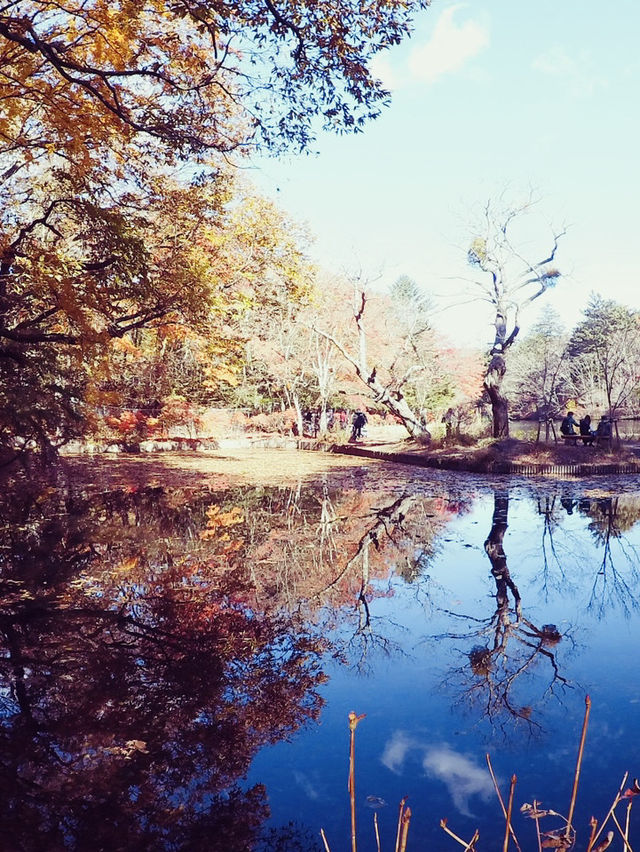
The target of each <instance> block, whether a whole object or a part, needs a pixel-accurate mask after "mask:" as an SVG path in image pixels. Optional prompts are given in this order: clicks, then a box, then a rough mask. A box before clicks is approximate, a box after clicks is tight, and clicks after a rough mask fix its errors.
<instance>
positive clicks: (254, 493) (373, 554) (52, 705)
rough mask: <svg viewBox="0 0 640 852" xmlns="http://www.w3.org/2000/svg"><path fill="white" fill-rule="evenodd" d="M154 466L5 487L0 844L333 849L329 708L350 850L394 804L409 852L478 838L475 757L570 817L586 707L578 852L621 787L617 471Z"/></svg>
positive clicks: (634, 536)
mask: <svg viewBox="0 0 640 852" xmlns="http://www.w3.org/2000/svg"><path fill="white" fill-rule="evenodd" d="M282 458H283V460H284V458H285V457H284V456H282ZM163 464H164V463H162V462H160V461H157V462H156V461H154V462H152V463H145V464H144V465H142V464H134V463H132V464H130V465H127V464H115V463H113V462H108V461H106V460H100V461H98V462H92V463H91V464H89V463H88V462H77V463H75V464H74V465H73V472H72V474H71V475H69V474H68V473H64V474H63V473H57V474H56V475H55V477H50V478H49V480H48V481H44V482H42V481H41V482H39V483H38V484H36V483H35V482H33V481H31V482H27V481H26V480H24V479H21V480H20V481H18V482H9V483H7V484H6V486H5V487H4V489H3V497H2V501H3V502H2V506H1V510H2V514H1V517H2V520H3V524H2V531H1V539H0V547H1V550H0V568H1V575H0V584H1V585H0V593H1V594H2V609H1V611H0V639H1V641H2V644H3V649H2V655H1V657H0V677H1V681H0V736H1V737H2V759H1V765H0V773H1V777H0V791H1V792H2V796H1V798H0V812H1V813H2V827H3V832H4V835H3V836H4V839H3V843H5V844H6V845H5V846H3V847H2V848H7V849H12V850H13V849H16V850H18V849H19V850H23V849H24V850H41V849H42V850H56V849H105V850H111V849H131V850H136V849H141V850H145V849H149V850H151V849H185V850H189V849H193V850H200V849H202V850H205V849H207V850H218V849H220V850H223V849H224V850H229V852H235V850H238V852H239V850H251V849H260V850H278V849H281V850H293V852H295V850H309V852H312V850H315V849H319V850H321V849H322V848H323V847H322V845H321V840H320V835H319V831H320V828H324V830H325V833H326V835H327V839H328V841H329V843H330V846H331V849H332V852H338V850H344V849H347V848H349V846H350V842H349V834H350V832H349V804H348V796H347V792H346V778H347V769H348V744H349V741H348V737H349V734H348V723H347V715H348V713H349V711H350V710H355V711H356V712H357V713H359V714H366V717H365V718H364V719H363V721H362V722H361V723H360V725H359V727H358V729H357V733H356V801H357V816H358V826H359V828H358V833H359V847H358V848H359V849H360V850H369V849H371V850H375V849H376V843H375V835H374V829H373V817H374V813H375V814H377V819H378V823H379V827H380V835H381V843H382V849H383V850H387V849H390V850H392V849H393V848H394V844H395V832H396V819H397V811H398V803H399V801H400V799H401V798H402V797H403V796H405V795H407V796H408V797H409V798H408V804H409V805H410V806H411V809H412V821H411V829H410V833H409V845H408V849H409V850H410V852H420V850H426V849H434V848H436V849H449V848H451V849H455V848H456V844H455V842H454V841H453V840H451V839H450V838H448V837H446V836H445V835H444V834H443V832H442V830H441V828H440V827H439V821H440V819H441V818H442V817H446V818H447V819H448V824H449V826H450V827H451V828H452V829H453V830H454V831H455V832H456V833H457V834H458V835H461V836H462V837H465V838H467V839H469V838H470V837H471V835H472V834H473V831H474V829H475V828H479V830H480V835H481V843H480V848H484V849H493V848H502V835H503V828H502V825H501V815H500V809H499V804H498V802H497V800H496V797H495V793H494V791H493V785H492V782H491V779H490V777H489V775H488V773H487V770H486V762H485V754H486V753H490V755H491V759H492V762H493V766H494V769H495V772H496V774H497V775H498V777H499V780H500V782H501V786H502V790H503V794H505V795H506V790H507V787H508V779H509V778H510V777H511V775H512V774H513V773H514V772H515V773H516V774H517V776H518V782H517V786H516V794H515V803H516V807H517V808H519V807H520V805H521V804H523V803H524V802H532V801H533V800H534V799H537V800H539V801H540V800H541V801H542V802H543V803H544V806H545V807H548V808H553V809H555V810H557V811H560V812H561V813H566V812H567V810H568V804H569V799H570V795H571V784H572V780H573V771H574V767H575V759H576V752H577V746H578V741H579V735H580V728H581V724H582V718H583V714H584V708H585V696H586V695H587V694H589V695H590V696H591V699H592V702H593V707H592V714H591V722H590V727H589V733H588V739H587V751H586V757H585V761H584V764H583V770H582V779H581V787H580V796H579V799H578V807H577V815H576V818H575V820H574V822H575V824H576V826H577V827H578V832H579V833H578V844H577V848H586V842H587V838H588V827H587V823H588V819H589V817H590V816H591V814H594V815H595V816H597V817H598V818H602V817H603V816H604V815H605V813H606V811H607V809H608V807H609V804H610V803H611V800H612V799H613V796H614V794H615V791H616V790H617V788H618V785H619V784H620V781H621V778H622V775H623V773H624V772H625V771H627V770H628V771H629V772H630V773H631V777H634V775H639V774H640V736H639V735H640V677H639V675H638V662H637V660H638V648H639V647H640V630H639V627H640V619H639V611H638V604H639V599H640V585H639V583H638V580H639V578H640V526H639V525H638V521H639V520H640V489H639V490H636V488H635V483H634V482H632V481H630V480H629V479H628V478H627V479H623V478H621V479H619V480H616V479H608V480H607V481H606V482H605V481H604V480H594V481H590V482H580V483H576V482H571V483H566V482H564V483H563V482H555V481H543V480H540V481H537V482H536V483H534V482H531V481H525V480H523V479H513V478H507V477H503V478H494V479H491V480H488V479H483V478H481V477H472V476H464V475H445V474H440V473H437V472H434V471H426V470H417V469H413V468H408V467H403V466H392V465H386V464H383V463H379V464H378V463H372V464H371V465H369V466H367V467H360V466H356V465H354V464H351V463H350V464H349V465H347V466H345V467H342V466H341V464H340V463H339V462H335V467H334V468H333V469H330V470H326V471H322V472H318V471H316V472H315V473H313V474H312V475H311V474H310V475H305V472H304V464H305V463H304V459H303V460H301V462H300V472H299V475H296V476H293V475H291V474H286V475H282V473H281V475H279V476H275V475H274V473H273V470H270V471H266V470H265V473H264V476H263V477H262V479H263V481H262V482H261V483H260V484H256V474H254V475H253V476H252V477H246V476H245V477H235V476H234V475H233V474H232V473H227V474H225V475H224V476H220V475H216V474H215V472H211V471H212V470H213V471H215V464H213V465H212V467H211V468H210V470H209V472H208V473H207V472H202V471H201V472H197V471H196V470H189V471H188V472H187V473H185V470H180V469H179V468H175V467H174V468H173V469H171V470H169V469H167V468H166V467H163ZM345 464H346V463H345ZM257 477H258V478H260V475H259V470H258V473H257ZM557 825H558V823H557V822H556V823H552V822H551V821H549V824H548V825H547V826H543V827H547V828H554V827H556V826H557ZM516 827H517V831H518V834H519V837H520V840H521V845H522V847H523V848H537V842H536V841H535V826H534V824H533V823H532V822H530V821H526V820H525V819H524V817H521V816H520V815H519V814H518V816H517V817H516Z"/></svg>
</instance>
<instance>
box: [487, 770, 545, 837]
mask: <svg viewBox="0 0 640 852" xmlns="http://www.w3.org/2000/svg"><path fill="white" fill-rule="evenodd" d="M485 759H486V761H487V767H488V768H489V775H491V780H492V781H493V787H494V790H495V791H496V796H497V797H498V801H499V802H500V807H501V808H502V816H503V817H504V818H505V819H506V818H507V809H506V807H505V806H504V801H503V799H502V794H501V792H500V787H498V779H497V778H496V776H495V772H494V771H493V766H492V765H491V757H490V755H489V754H485ZM534 807H535V802H534ZM510 831H511V836H512V837H513V842H514V843H515V844H516V849H517V850H518V852H522V850H521V849H520V844H519V843H518V838H517V837H516V834H515V831H514V830H513V826H510ZM538 835H540V831H538ZM539 852H542V849H541V848H540V847H539Z"/></svg>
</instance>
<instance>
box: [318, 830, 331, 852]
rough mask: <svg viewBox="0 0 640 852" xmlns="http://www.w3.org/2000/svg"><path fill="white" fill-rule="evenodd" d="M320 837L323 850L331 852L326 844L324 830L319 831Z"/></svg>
mask: <svg viewBox="0 0 640 852" xmlns="http://www.w3.org/2000/svg"><path fill="white" fill-rule="evenodd" d="M320 835H321V837H322V842H323V843H324V848H325V849H326V850H327V852H331V849H329V844H328V843H327V838H326V835H325V833H324V828H321V829H320Z"/></svg>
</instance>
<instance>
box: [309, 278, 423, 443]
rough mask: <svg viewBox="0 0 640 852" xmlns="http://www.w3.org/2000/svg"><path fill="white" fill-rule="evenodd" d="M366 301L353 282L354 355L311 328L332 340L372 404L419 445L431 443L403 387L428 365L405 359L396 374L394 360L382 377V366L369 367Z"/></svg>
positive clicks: (335, 339)
mask: <svg viewBox="0 0 640 852" xmlns="http://www.w3.org/2000/svg"><path fill="white" fill-rule="evenodd" d="M367 301H368V296H367V291H366V288H365V287H364V286H363V285H362V283H361V282H360V281H359V280H358V279H355V280H354V291H353V320H354V323H355V327H356V333H357V353H353V352H350V351H349V350H348V349H347V347H346V345H345V344H344V343H342V342H341V341H339V340H338V339H337V337H335V336H334V335H333V334H331V333H329V332H327V331H324V330H322V329H320V328H314V330H315V331H316V332H317V333H318V334H319V335H321V336H322V337H324V338H326V339H327V340H329V341H331V343H332V344H333V345H334V346H335V347H336V349H337V350H338V351H339V352H340V353H341V354H342V356H343V357H344V359H345V360H346V361H347V362H348V363H349V364H350V365H351V367H352V368H353V370H354V372H355V374H356V376H357V377H358V379H360V381H361V382H363V384H365V385H366V387H367V388H368V389H369V392H370V395H371V399H372V401H374V402H375V403H377V404H379V405H384V406H385V408H387V410H388V411H390V412H391V414H393V415H394V416H395V417H398V418H399V419H400V420H401V421H402V423H403V424H404V426H405V428H406V430H407V432H408V433H409V435H410V436H411V437H412V438H414V439H415V440H416V441H420V442H421V443H428V442H429V441H430V440H431V434H430V433H429V431H428V429H427V428H426V425H425V423H424V420H423V418H422V417H421V416H420V414H419V413H417V412H415V411H414V410H413V408H412V406H411V405H410V404H409V402H408V400H407V398H406V395H405V392H406V391H405V387H406V385H407V383H408V382H409V381H410V379H411V378H412V376H413V375H414V374H415V373H417V372H420V371H422V370H425V369H426V368H427V365H426V364H425V363H420V362H419V361H418V360H417V359H414V360H408V361H406V362H405V364H404V365H403V369H402V370H401V371H400V372H398V367H399V360H398V358H397V357H396V358H394V359H393V361H392V364H391V365H390V367H391V368H390V369H387V370H386V371H384V372H386V376H385V377H384V378H383V375H382V373H383V371H382V370H381V369H380V366H381V365H378V364H375V365H374V366H371V365H370V363H369V355H368V345H367V343H368V339H367V332H366V329H365V323H364V314H365V309H366V306H367ZM399 343H400V347H401V348H402V346H403V342H402V341H399Z"/></svg>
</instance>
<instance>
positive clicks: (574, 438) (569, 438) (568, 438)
mask: <svg viewBox="0 0 640 852" xmlns="http://www.w3.org/2000/svg"><path fill="white" fill-rule="evenodd" d="M560 437H561V438H562V440H563V441H564V442H565V443H567V444H572V445H573V446H574V447H577V446H578V441H582V443H583V444H585V445H586V446H595V442H596V435H578V434H576V435H560Z"/></svg>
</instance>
